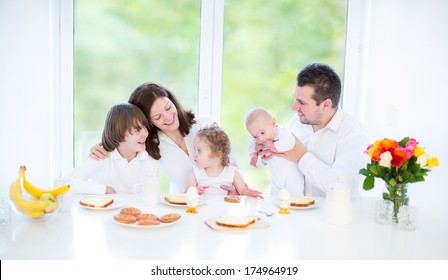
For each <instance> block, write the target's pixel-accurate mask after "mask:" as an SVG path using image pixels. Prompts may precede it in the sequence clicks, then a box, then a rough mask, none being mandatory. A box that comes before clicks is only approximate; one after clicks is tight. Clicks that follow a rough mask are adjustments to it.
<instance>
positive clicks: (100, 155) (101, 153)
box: [89, 144, 109, 160]
mask: <svg viewBox="0 0 448 280" xmlns="http://www.w3.org/2000/svg"><path fill="white" fill-rule="evenodd" d="M89 157H90V158H92V159H94V160H100V159H105V158H107V157H109V152H107V151H106V150H105V149H104V148H103V147H102V146H100V144H97V145H95V146H93V147H92V148H90V152H89Z"/></svg>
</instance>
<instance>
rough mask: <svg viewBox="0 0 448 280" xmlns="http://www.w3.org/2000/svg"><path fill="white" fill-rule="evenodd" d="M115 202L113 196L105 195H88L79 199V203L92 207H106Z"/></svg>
mask: <svg viewBox="0 0 448 280" xmlns="http://www.w3.org/2000/svg"><path fill="white" fill-rule="evenodd" d="M112 203H114V200H113V198H111V197H105V196H86V197H84V198H83V199H81V200H80V201H79V204H81V205H82V206H86V207H91V208H106V207H107V206H109V205H111V204H112Z"/></svg>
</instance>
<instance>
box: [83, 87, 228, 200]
mask: <svg viewBox="0 0 448 280" xmlns="http://www.w3.org/2000/svg"><path fill="white" fill-rule="evenodd" d="M129 103H131V104H134V105H136V106H137V107H139V108H140V109H141V110H142V111H143V112H144V113H145V115H146V117H147V118H148V122H149V123H150V125H149V128H148V131H149V136H148V138H147V139H146V150H147V151H148V154H149V155H150V156H151V157H153V158H154V159H157V160H159V163H160V167H161V169H162V171H163V172H164V173H165V175H166V176H167V177H168V179H169V181H170V193H183V192H185V189H186V187H187V186H186V184H187V179H188V174H189V172H190V170H191V169H192V164H193V151H194V147H193V139H194V137H195V136H196V133H197V131H198V130H199V129H200V128H201V126H203V125H205V124H209V123H211V122H213V120H212V119H210V118H200V119H197V118H196V117H195V115H194V113H193V112H192V111H191V110H185V109H184V108H183V107H182V105H181V103H180V102H179V101H178V99H177V98H176V96H175V95H174V94H173V93H172V92H171V91H170V90H169V89H167V88H166V87H163V86H162V85H159V84H155V83H143V84H142V85H140V86H138V87H137V88H136V89H135V90H134V92H133V93H132V94H131V96H130V98H129ZM107 156H108V153H107V152H106V151H105V150H104V149H103V148H102V147H100V146H98V145H96V146H95V147H93V148H92V150H91V157H92V158H94V159H103V158H105V157H107ZM222 188H223V189H225V190H228V191H230V193H232V189H233V188H232V187H230V186H222Z"/></svg>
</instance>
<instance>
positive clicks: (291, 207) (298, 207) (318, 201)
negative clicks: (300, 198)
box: [277, 197, 322, 210]
mask: <svg viewBox="0 0 448 280" xmlns="http://www.w3.org/2000/svg"><path fill="white" fill-rule="evenodd" d="M313 198H314V200H315V201H314V204H311V205H310V206H289V208H290V209H294V210H306V209H313V208H317V207H319V206H320V205H321V204H322V198H320V197H313ZM277 205H278V206H279V207H280V205H279V204H278V201H277Z"/></svg>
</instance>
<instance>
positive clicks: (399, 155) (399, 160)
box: [391, 147, 409, 167]
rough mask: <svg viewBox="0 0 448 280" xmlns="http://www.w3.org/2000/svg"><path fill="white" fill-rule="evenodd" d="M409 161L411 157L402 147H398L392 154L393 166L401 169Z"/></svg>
mask: <svg viewBox="0 0 448 280" xmlns="http://www.w3.org/2000/svg"><path fill="white" fill-rule="evenodd" d="M400 148H401V149H400ZM408 159H409V156H408V154H407V153H406V151H405V150H404V149H403V148H402V147H398V148H396V149H395V150H394V151H393V152H392V161H391V164H392V165H393V166H396V167H399V166H401V165H402V164H403V163H404V162H405V161H407V160H408Z"/></svg>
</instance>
